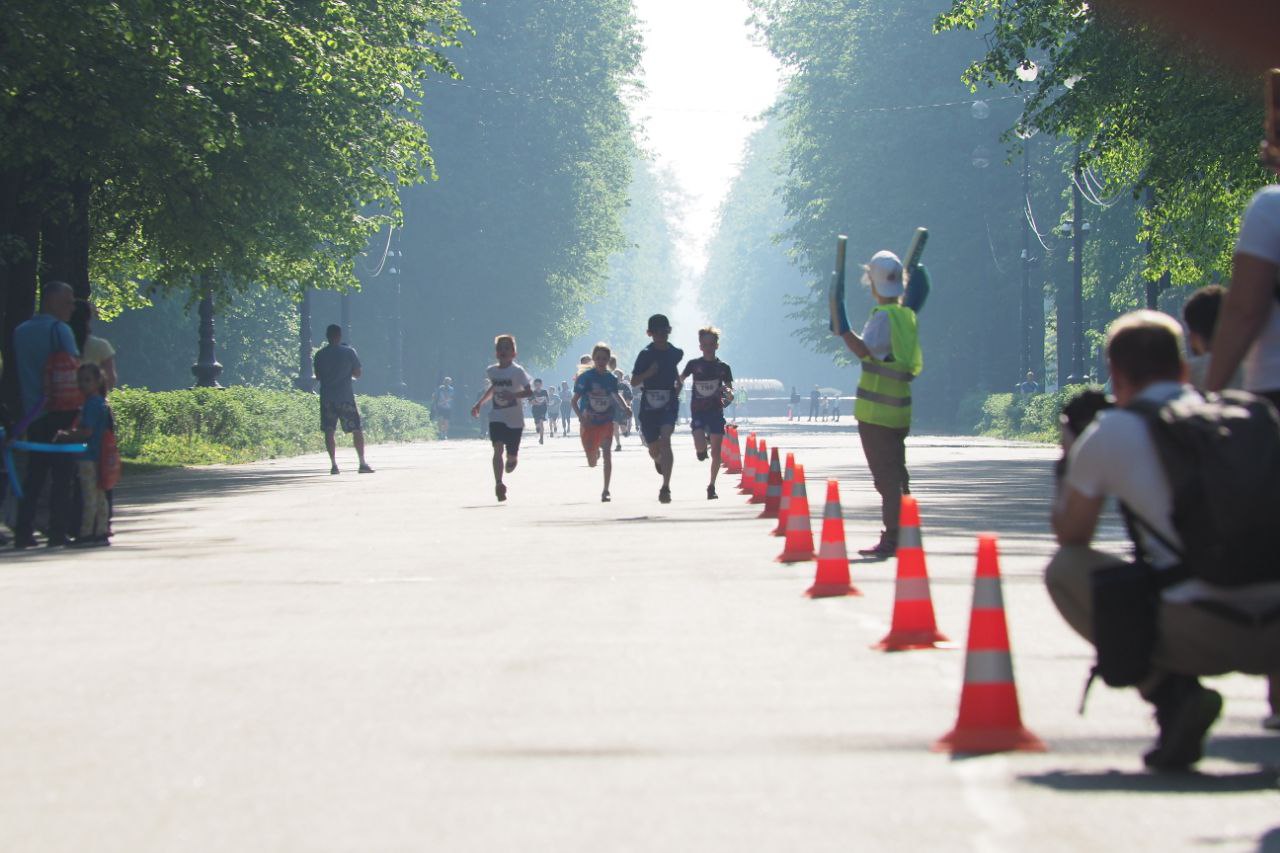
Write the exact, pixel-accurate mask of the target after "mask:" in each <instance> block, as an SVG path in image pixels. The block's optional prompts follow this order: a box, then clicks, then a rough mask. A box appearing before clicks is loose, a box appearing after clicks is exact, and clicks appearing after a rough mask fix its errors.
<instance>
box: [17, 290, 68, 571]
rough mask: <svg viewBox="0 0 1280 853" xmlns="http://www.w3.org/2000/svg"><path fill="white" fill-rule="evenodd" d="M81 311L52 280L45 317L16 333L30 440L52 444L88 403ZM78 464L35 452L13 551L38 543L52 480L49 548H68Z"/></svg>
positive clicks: (43, 301) (45, 293) (44, 297)
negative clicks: (74, 320) (78, 327)
mask: <svg viewBox="0 0 1280 853" xmlns="http://www.w3.org/2000/svg"><path fill="white" fill-rule="evenodd" d="M73 310H75V293H74V291H72V289H71V285H69V284H67V283H66V282H61V281H50V282H47V283H46V284H45V285H44V288H43V289H42V291H41V294H40V313H38V314H36V315H35V316H34V317H32V318H31V319H30V320H27V321H26V322H25V323H22V324H21V325H20V326H18V328H17V329H15V330H14V333H13V349H14V357H15V361H16V362H17V364H16V369H17V371H18V386H19V390H20V391H21V396H22V412H21V413H20V414H19V417H21V418H22V419H23V420H28V419H29V420H30V423H29V425H28V427H27V430H26V436H27V438H28V439H29V440H31V441H33V442H39V443H45V444H47V443H50V442H52V441H53V438H54V436H55V435H56V434H57V433H58V431H59V430H64V429H67V428H69V427H70V426H71V424H72V422H74V421H75V418H76V413H77V412H78V411H79V409H80V406H81V405H82V403H83V399H82V397H81V395H80V391H79V387H78V380H77V379H76V370H78V369H79V366H80V361H79V359H80V350H79V349H78V348H77V347H76V341H75V336H74V335H73V333H72V331H71V327H70V326H69V325H67V322H68V321H69V320H70V319H71V313H72V311H73ZM75 473H76V465H75V460H74V459H73V458H71V456H70V455H68V454H65V453H31V454H30V455H29V457H28V460H27V472H26V476H25V477H24V478H23V483H22V495H23V497H22V501H21V503H19V505H18V523H17V527H16V528H15V529H14V538H13V547H14V548H19V549H21V548H30V547H32V546H34V545H35V544H36V539H35V518H36V507H37V506H38V505H39V502H40V495H41V494H42V493H43V491H44V484H45V480H46V479H48V480H49V484H50V486H49V524H48V539H47V541H46V542H45V544H46V545H47V546H48V547H50V548H56V547H59V546H61V545H65V544H67V524H68V521H69V519H70V517H71V505H70V502H71V494H72V490H71V482H72V479H73V478H74V477H75Z"/></svg>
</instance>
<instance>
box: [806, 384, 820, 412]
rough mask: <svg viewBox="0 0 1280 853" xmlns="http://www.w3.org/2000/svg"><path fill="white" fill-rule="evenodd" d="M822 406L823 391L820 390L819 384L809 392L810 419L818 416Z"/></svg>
mask: <svg viewBox="0 0 1280 853" xmlns="http://www.w3.org/2000/svg"><path fill="white" fill-rule="evenodd" d="M821 408H822V392H821V391H819V390H818V386H817V385H814V386H813V390H812V391H810V392H809V420H813V419H814V418H816V417H817V416H818V412H819V411H820V410H821Z"/></svg>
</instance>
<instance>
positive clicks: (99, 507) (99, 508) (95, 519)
mask: <svg viewBox="0 0 1280 853" xmlns="http://www.w3.org/2000/svg"><path fill="white" fill-rule="evenodd" d="M76 471H77V473H78V474H79V475H80V505H81V511H80V535H81V536H82V537H84V536H105V535H106V534H107V493H106V492H104V491H103V490H102V489H100V488H98V463H97V462H95V461H93V460H91V459H81V460H80V461H79V462H77V463H76Z"/></svg>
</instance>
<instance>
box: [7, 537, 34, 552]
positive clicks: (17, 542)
mask: <svg viewBox="0 0 1280 853" xmlns="http://www.w3.org/2000/svg"><path fill="white" fill-rule="evenodd" d="M37 544H39V543H37V542H36V538H35V537H34V536H19V537H17V538H16V539H14V540H13V550H15V551H22V550H25V549H27V548H34V547H36V545H37Z"/></svg>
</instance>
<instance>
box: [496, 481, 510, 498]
mask: <svg viewBox="0 0 1280 853" xmlns="http://www.w3.org/2000/svg"><path fill="white" fill-rule="evenodd" d="M493 493H494V494H495V495H497V496H498V500H500V501H505V500H506V499H507V487H506V486H504V485H503V484H502V483H499V484H498V485H496V486H494V488H493Z"/></svg>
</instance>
